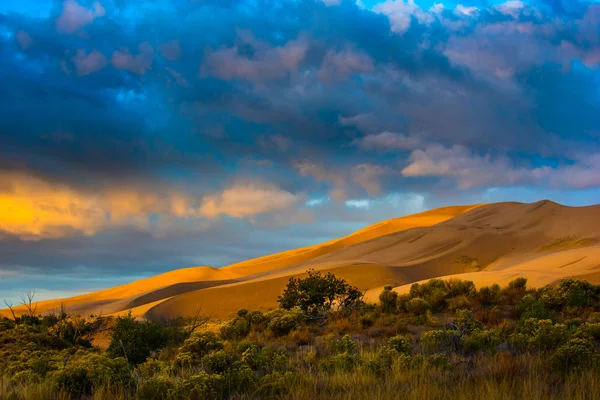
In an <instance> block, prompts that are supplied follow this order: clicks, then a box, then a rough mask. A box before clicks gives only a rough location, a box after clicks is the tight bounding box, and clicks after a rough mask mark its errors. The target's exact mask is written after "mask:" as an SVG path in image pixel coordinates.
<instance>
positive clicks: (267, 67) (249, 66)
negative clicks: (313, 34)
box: [202, 32, 308, 81]
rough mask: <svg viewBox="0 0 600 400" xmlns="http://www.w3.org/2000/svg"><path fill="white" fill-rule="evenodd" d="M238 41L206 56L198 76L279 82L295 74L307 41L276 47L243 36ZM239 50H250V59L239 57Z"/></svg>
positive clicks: (250, 35)
mask: <svg viewBox="0 0 600 400" xmlns="http://www.w3.org/2000/svg"><path fill="white" fill-rule="evenodd" d="M239 39H240V43H239V44H238V45H237V46H234V47H231V48H221V49H219V50H215V51H210V52H209V53H208V54H207V55H206V61H205V64H204V65H203V67H202V73H205V74H211V75H214V76H217V77H219V78H221V79H243V80H248V81H263V80H271V79H280V78H283V77H285V76H286V75H287V74H288V73H291V72H294V71H297V70H298V68H299V67H300V63H301V62H302V61H303V60H304V58H305V56H306V53H307V51H308V40H307V39H306V38H305V37H299V38H297V39H294V40H290V41H288V42H287V43H286V44H285V45H283V46H276V47H272V46H270V45H269V44H267V43H264V42H262V41H260V40H257V39H256V38H254V36H253V35H252V34H250V33H247V32H240V38H239ZM243 46H250V47H252V49H253V52H254V54H253V56H252V58H250V57H247V56H245V55H243V54H241V53H240V52H241V50H242V47H243Z"/></svg>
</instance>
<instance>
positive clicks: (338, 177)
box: [295, 162, 348, 202]
mask: <svg viewBox="0 0 600 400" xmlns="http://www.w3.org/2000/svg"><path fill="white" fill-rule="evenodd" d="M295 167H296V169H297V170H298V173H299V174H300V175H301V176H307V177H311V178H313V179H315V180H316V181H320V182H325V183H328V184H330V185H331V190H330V191H329V197H330V198H331V199H332V200H335V201H338V202H340V201H344V200H346V199H347V198H348V187H347V186H348V183H347V181H346V176H345V174H343V173H342V172H337V171H333V170H331V169H328V168H325V167H323V166H321V165H317V164H315V163H311V162H299V163H296V164H295Z"/></svg>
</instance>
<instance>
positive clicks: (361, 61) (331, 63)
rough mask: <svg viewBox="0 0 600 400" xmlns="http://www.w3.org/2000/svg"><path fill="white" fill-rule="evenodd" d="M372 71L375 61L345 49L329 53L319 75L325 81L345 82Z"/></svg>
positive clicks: (362, 54) (360, 53)
mask: <svg viewBox="0 0 600 400" xmlns="http://www.w3.org/2000/svg"><path fill="white" fill-rule="evenodd" d="M372 70H373V60H371V58H370V57H369V56H368V55H366V54H364V53H362V52H357V51H354V50H352V49H345V50H343V51H339V52H336V51H328V52H327V54H325V58H324V59H323V63H322V65H321V69H320V70H319V74H318V75H319V78H321V79H323V80H325V81H331V80H340V79H342V80H343V79H347V78H349V77H351V76H353V75H358V74H362V73H367V72H370V71H372Z"/></svg>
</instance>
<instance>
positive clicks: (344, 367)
mask: <svg viewBox="0 0 600 400" xmlns="http://www.w3.org/2000/svg"><path fill="white" fill-rule="evenodd" d="M359 364H360V358H359V357H358V356H357V355H356V354H351V353H348V352H344V353H339V354H336V355H334V356H332V357H330V358H328V359H326V360H325V361H324V362H323V363H322V368H323V370H325V371H327V372H336V371H344V372H350V371H352V370H354V369H355V368H356V367H357V366H358V365H359Z"/></svg>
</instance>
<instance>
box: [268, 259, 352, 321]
mask: <svg viewBox="0 0 600 400" xmlns="http://www.w3.org/2000/svg"><path fill="white" fill-rule="evenodd" d="M307 272H308V277H306V278H293V277H292V278H290V280H289V282H288V284H287V287H286V289H285V290H284V292H283V294H282V295H281V296H279V297H278V299H277V301H278V302H279V304H280V305H281V307H282V308H283V309H286V310H290V309H292V308H294V307H299V308H300V309H301V310H302V311H303V312H305V313H307V314H309V315H318V314H320V313H322V312H328V311H330V310H331V309H332V307H333V306H334V304H337V306H338V308H339V309H341V310H344V309H348V308H351V307H354V306H357V305H359V304H360V303H361V302H362V298H363V294H362V293H361V292H360V290H358V288H356V287H354V286H350V285H349V284H348V283H346V281H345V280H344V279H340V278H337V277H336V276H335V275H333V274H332V273H331V272H329V273H327V275H324V276H323V275H321V273H320V272H315V270H312V269H311V270H308V271H307Z"/></svg>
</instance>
